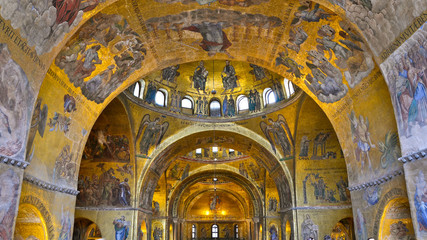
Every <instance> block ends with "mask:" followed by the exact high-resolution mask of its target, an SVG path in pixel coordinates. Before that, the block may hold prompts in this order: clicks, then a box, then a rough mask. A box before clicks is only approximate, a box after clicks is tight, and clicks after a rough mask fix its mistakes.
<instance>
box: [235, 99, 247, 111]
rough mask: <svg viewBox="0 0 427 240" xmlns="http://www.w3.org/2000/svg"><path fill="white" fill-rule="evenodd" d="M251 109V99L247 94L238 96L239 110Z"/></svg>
mask: <svg viewBox="0 0 427 240" xmlns="http://www.w3.org/2000/svg"><path fill="white" fill-rule="evenodd" d="M247 110H249V100H248V97H246V96H245V95H240V96H238V97H237V112H238V113H240V112H243V111H247Z"/></svg>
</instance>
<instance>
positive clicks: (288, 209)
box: [279, 204, 352, 213]
mask: <svg viewBox="0 0 427 240" xmlns="http://www.w3.org/2000/svg"><path fill="white" fill-rule="evenodd" d="M349 208H352V206H351V204H350V205H340V206H307V207H291V208H286V209H283V210H280V211H279V213H285V212H289V211H292V210H336V209H349Z"/></svg>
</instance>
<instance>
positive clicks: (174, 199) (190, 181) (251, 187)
mask: <svg viewBox="0 0 427 240" xmlns="http://www.w3.org/2000/svg"><path fill="white" fill-rule="evenodd" d="M214 176H215V177H217V178H221V179H224V180H228V181H232V182H236V183H237V185H240V186H241V187H242V188H243V189H244V190H245V191H246V192H247V193H248V195H249V196H250V198H251V202H249V203H248V202H247V201H245V200H244V199H243V198H242V197H241V196H239V195H238V194H236V193H234V192H232V191H227V190H222V191H224V192H226V193H227V194H230V195H232V196H233V197H234V198H236V199H237V200H238V202H239V204H240V205H241V206H239V208H241V210H243V211H244V210H245V208H246V209H247V210H248V211H246V213H245V214H246V216H245V217H247V218H249V217H251V216H252V217H254V216H260V215H262V212H263V209H262V201H261V193H260V192H259V191H258V189H257V188H256V186H255V184H254V183H251V182H250V181H249V180H248V179H246V178H244V177H243V176H241V175H238V174H236V173H233V172H230V171H226V170H220V169H218V170H216V171H212V170H209V171H201V172H198V173H196V174H192V175H190V176H188V177H187V178H186V179H185V180H184V181H182V182H181V183H180V184H179V185H178V186H177V187H176V188H175V190H174V191H173V192H172V193H171V196H170V199H171V200H170V201H171V203H172V204H170V205H169V206H168V207H169V209H168V213H169V215H170V216H173V217H185V212H184V210H185V209H187V208H189V207H190V204H191V203H194V200H195V199H198V198H200V197H201V196H202V195H201V194H204V193H206V192H208V191H211V190H201V191H199V192H195V193H194V194H192V196H191V197H188V198H187V200H186V201H185V202H183V201H182V200H183V199H181V198H182V194H183V193H184V192H185V189H186V188H188V187H190V186H192V185H194V184H196V183H197V182H199V181H200V179H211V178H213V177H214ZM179 202H181V205H182V207H180V206H181V205H178V204H179ZM248 204H251V205H252V206H253V208H249V207H250V205H248ZM245 205H246V207H245ZM180 210H181V211H180Z"/></svg>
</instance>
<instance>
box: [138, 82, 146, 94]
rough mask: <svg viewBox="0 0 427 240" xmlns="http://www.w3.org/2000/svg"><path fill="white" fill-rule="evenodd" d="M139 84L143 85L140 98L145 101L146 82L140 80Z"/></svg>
mask: <svg viewBox="0 0 427 240" xmlns="http://www.w3.org/2000/svg"><path fill="white" fill-rule="evenodd" d="M138 82H139V83H140V84H141V90H140V91H139V98H140V99H144V91H145V80H144V79H140V80H138Z"/></svg>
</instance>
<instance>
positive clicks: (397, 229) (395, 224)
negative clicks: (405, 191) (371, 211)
mask: <svg viewBox="0 0 427 240" xmlns="http://www.w3.org/2000/svg"><path fill="white" fill-rule="evenodd" d="M411 237H412V238H413V239H415V233H414V227H413V225H412V219H411V213H410V208H409V202H408V199H407V198H395V199H392V200H391V201H390V202H388V204H387V205H386V206H385V207H384V211H383V214H382V216H381V222H380V228H379V231H378V240H383V239H387V240H394V239H411Z"/></svg>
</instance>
